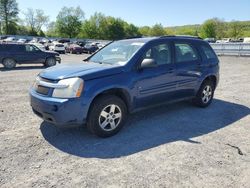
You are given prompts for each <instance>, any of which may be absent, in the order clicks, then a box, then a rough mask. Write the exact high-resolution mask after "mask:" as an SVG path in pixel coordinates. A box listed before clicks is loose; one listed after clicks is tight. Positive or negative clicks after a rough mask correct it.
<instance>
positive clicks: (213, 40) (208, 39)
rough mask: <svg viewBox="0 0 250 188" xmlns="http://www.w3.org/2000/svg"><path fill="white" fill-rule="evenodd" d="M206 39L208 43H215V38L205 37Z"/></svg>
mask: <svg viewBox="0 0 250 188" xmlns="http://www.w3.org/2000/svg"><path fill="white" fill-rule="evenodd" d="M204 41H207V42H208V43H215V42H216V40H215V38H205V39H204Z"/></svg>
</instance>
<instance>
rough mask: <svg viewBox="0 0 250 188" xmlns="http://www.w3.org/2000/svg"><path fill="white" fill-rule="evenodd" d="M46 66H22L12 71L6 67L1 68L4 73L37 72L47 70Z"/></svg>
mask: <svg viewBox="0 0 250 188" xmlns="http://www.w3.org/2000/svg"><path fill="white" fill-rule="evenodd" d="M45 68H46V67H45V66H40V65H39V66H30V65H29V66H20V67H15V68H12V69H5V68H4V67H0V71H2V72H8V71H15V70H36V69H45Z"/></svg>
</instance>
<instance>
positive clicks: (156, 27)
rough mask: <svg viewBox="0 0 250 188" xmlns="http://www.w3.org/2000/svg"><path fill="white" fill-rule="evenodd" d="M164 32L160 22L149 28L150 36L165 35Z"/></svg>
mask: <svg viewBox="0 0 250 188" xmlns="http://www.w3.org/2000/svg"><path fill="white" fill-rule="evenodd" d="M165 34H166V32H165V30H164V28H163V26H162V25H161V24H155V25H154V26H153V27H152V28H151V29H150V35H151V36H162V35H165Z"/></svg>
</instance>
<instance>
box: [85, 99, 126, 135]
mask: <svg viewBox="0 0 250 188" xmlns="http://www.w3.org/2000/svg"><path fill="white" fill-rule="evenodd" d="M114 106H115V107H114ZM112 107H114V108H113V109H115V110H113V114H112V109H111V108H112ZM104 112H105V113H106V114H107V116H106V114H105V117H104V116H103V115H101V114H103V113H104ZM115 116H117V117H115ZM118 117H120V118H118ZM126 117H127V107H126V105H125V103H124V102H123V100H122V99H120V98H119V97H117V96H114V95H105V96H101V97H98V98H97V99H95V100H94V102H93V104H92V105H91V108H90V111H89V115H88V120H87V128H88V129H89V131H90V132H92V133H93V134H95V135H97V136H99V137H102V138H106V137H110V136H113V135H115V134H116V133H118V132H119V131H120V130H121V128H122V127H123V125H124V123H125V121H126ZM113 118H117V119H113ZM101 124H102V125H104V127H103V128H102V127H101ZM111 124H112V125H113V127H112V125H111Z"/></svg>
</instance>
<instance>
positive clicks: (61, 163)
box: [0, 55, 250, 188]
mask: <svg viewBox="0 0 250 188" xmlns="http://www.w3.org/2000/svg"><path fill="white" fill-rule="evenodd" d="M83 58H84V55H78V56H77V55H63V56H62V61H63V63H64V62H73V61H75V62H76V61H80V60H81V59H83ZM220 60H221V79H220V84H219V86H218V88H217V91H216V93H215V100H214V102H213V103H212V105H211V106H209V107H208V108H206V109H200V108H196V107H194V106H192V105H190V104H189V102H182V103H177V104H172V105H168V106H163V107H158V108H154V109H150V110H147V111H143V112H140V113H137V114H134V115H132V116H130V117H129V120H128V123H127V125H126V126H125V127H124V129H123V130H122V131H121V132H120V133H119V134H118V135H116V136H114V137H111V138H108V139H101V138H97V137H95V136H93V135H91V134H90V133H89V132H88V131H87V130H86V128H85V127H81V128H71V129H59V128H56V127H54V126H52V125H50V124H48V123H44V122H43V121H42V120H41V119H39V118H38V117H36V116H35V115H34V114H33V113H32V111H31V108H30V106H29V97H28V89H29V87H30V86H31V84H32V83H33V80H34V78H35V76H36V75H37V74H38V73H39V71H41V70H42V69H43V67H40V66H37V65H36V66H28V67H27V66H26V67H25V66H18V68H16V69H15V70H11V71H3V69H2V67H0V86H1V88H0V187H105V188H106V187H220V188H221V187H232V188H237V187H250V178H249V177H250V136H249V135H250V115H249V114H250V109H249V107H250V94H249V93H250V84H249V80H250V58H237V57H221V58H220Z"/></svg>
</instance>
